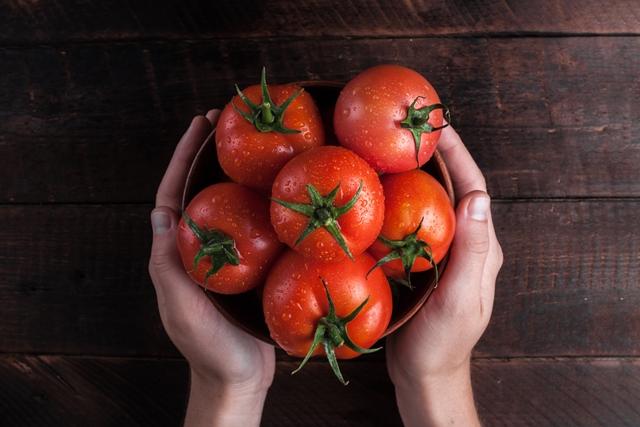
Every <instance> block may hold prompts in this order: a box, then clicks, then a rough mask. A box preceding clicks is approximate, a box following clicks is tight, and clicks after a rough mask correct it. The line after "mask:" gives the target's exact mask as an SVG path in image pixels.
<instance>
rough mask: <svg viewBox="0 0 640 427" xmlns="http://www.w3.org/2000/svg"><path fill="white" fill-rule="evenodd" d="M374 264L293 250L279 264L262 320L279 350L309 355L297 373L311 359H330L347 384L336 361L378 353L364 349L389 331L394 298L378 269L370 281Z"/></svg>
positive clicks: (363, 256)
mask: <svg viewBox="0 0 640 427" xmlns="http://www.w3.org/2000/svg"><path fill="white" fill-rule="evenodd" d="M373 265H374V260H373V258H371V256H370V255H368V254H367V253H364V254H361V255H360V256H358V257H356V258H355V260H354V261H346V262H341V263H323V262H319V261H316V260H311V259H309V258H305V257H303V256H302V255H300V254H298V253H297V252H295V251H291V250H289V251H287V252H285V253H284V254H283V255H282V257H280V258H279V259H278V261H277V262H276V264H275V265H274V267H273V268H272V269H271V272H270V273H269V277H268V278H267V283H266V284H265V287H264V293H263V300H262V301H263V309H264V318H265V320H266V322H267V326H268V327H269V332H270V334H271V338H273V340H274V341H275V342H276V343H278V345H279V346H280V347H282V348H283V349H284V350H285V351H286V352H287V353H288V354H290V355H293V356H298V357H302V356H305V355H306V356H307V357H306V358H305V360H304V361H303V362H302V363H301V365H300V367H299V368H298V369H300V368H301V367H302V366H303V365H304V363H306V361H307V360H308V357H311V356H316V355H322V354H326V355H327V357H328V358H329V362H330V363H331V366H332V368H333V369H334V372H335V373H336V375H337V376H338V378H339V379H340V380H341V381H343V382H344V380H343V378H342V375H341V374H340V370H339V368H338V365H337V361H336V360H335V359H336V358H337V359H351V358H354V357H357V356H358V355H359V354H361V353H363V352H365V353H366V352H371V351H374V350H366V349H368V348H369V347H371V346H372V345H373V344H374V343H375V342H376V341H377V340H378V339H380V337H381V336H382V334H383V333H384V331H385V330H386V329H387V326H388V325H389V320H390V319H391V310H392V299H391V290H390V288H389V283H388V282H387V279H386V277H385V275H384V273H383V272H382V271H381V270H380V269H375V270H374V271H372V272H371V274H369V276H368V277H367V276H366V274H367V271H368V270H369V269H370V268H371V267H372V266H373ZM323 282H324V284H326V290H325V286H323ZM329 298H330V299H331V302H332V304H333V306H334V310H333V311H332V309H331V304H330V302H329V301H330V300H329ZM354 314H355V316H354ZM349 317H352V319H351V320H349ZM345 318H346V319H345ZM336 328H337V330H336ZM318 330H320V332H318ZM296 371H297V370H296ZM294 372H295V371H294Z"/></svg>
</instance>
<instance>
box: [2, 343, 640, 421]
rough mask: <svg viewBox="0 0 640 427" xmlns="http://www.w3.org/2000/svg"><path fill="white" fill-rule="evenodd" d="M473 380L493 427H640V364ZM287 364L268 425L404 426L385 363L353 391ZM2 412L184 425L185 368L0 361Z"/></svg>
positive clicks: (529, 363)
mask: <svg viewBox="0 0 640 427" xmlns="http://www.w3.org/2000/svg"><path fill="white" fill-rule="evenodd" d="M472 366H473V368H472V380H473V384H474V391H475V399H476V402H477V406H478V411H479V414H480V417H481V418H482V420H483V423H484V425H487V426H518V425H527V426H535V425H563V426H590V425H594V426H595V425H607V426H634V425H638V423H640V411H639V410H638V407H639V406H640V405H639V404H640V401H639V398H638V396H639V395H640V383H638V380H637V379H638V377H639V375H640V360H638V359H579V360H574V359H560V360H558V359H542V360H536V359H525V360H510V361H509V360H504V361H503V360H474V361H473V365H472ZM293 368H294V365H293V364H292V363H290V362H280V363H279V364H278V366H277V374H276V378H275V381H274V384H273V386H272V387H271V390H270V392H269V395H268V397H267V402H266V404H265V410H264V414H263V422H262V425H264V426H279V427H287V426H300V425H304V426H310V427H315V426H367V427H369V426H401V425H402V424H401V421H400V418H399V415H398V413H397V409H396V405H395V396H394V392H393V386H392V384H391V383H390V381H389V379H388V377H387V374H386V369H385V366H384V363H383V362H373V363H349V362H347V363H345V364H344V366H343V370H344V372H345V375H346V376H347V377H348V378H349V380H350V384H349V385H348V386H347V387H344V386H342V385H340V384H339V383H338V382H337V381H336V380H335V379H334V378H333V377H332V375H331V373H330V371H329V369H328V368H327V366H326V365H325V364H322V363H318V362H311V363H309V364H308V365H307V366H306V367H305V368H304V370H302V371H301V372H300V373H299V374H298V375H295V376H291V375H290V374H289V373H290V371H291V370H292V369H293ZM0 381H1V383H2V384H3V387H2V388H1V389H0V391H1V392H2V397H3V399H2V403H0V414H1V415H2V416H3V418H2V419H3V421H4V422H5V423H7V425H20V426H23V427H30V426H41V425H58V424H61V423H62V424H64V425H65V426H84V425H87V424H90V425H95V426H97V427H100V426H110V425H119V426H123V427H124V426H138V425H154V426H176V425H180V422H181V419H182V417H183V413H184V406H185V400H186V396H187V389H188V386H187V381H188V369H187V366H186V364H185V363H184V362H182V361H177V360H176V361H170V360H140V359H138V360H135V359H110V358H73V357H60V356H4V357H2V358H0Z"/></svg>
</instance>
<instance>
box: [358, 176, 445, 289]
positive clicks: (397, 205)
mask: <svg viewBox="0 0 640 427" xmlns="http://www.w3.org/2000/svg"><path fill="white" fill-rule="evenodd" d="M382 186H383V187H384V194H385V203H384V205H385V210H384V224H383V225H382V231H381V232H380V238H379V239H378V240H377V241H376V242H375V243H374V244H373V245H372V246H371V248H370V249H369V252H370V253H371V254H372V255H373V256H374V257H376V258H377V259H379V261H378V263H377V265H381V264H383V269H384V270H385V272H386V273H387V274H388V275H389V276H391V277H396V278H399V277H402V276H406V278H407V279H408V278H409V272H410V271H413V272H417V271H425V270H428V269H430V268H432V262H433V263H434V264H436V263H438V262H440V261H441V260H442V258H444V256H445V255H446V253H447V251H448V250H449V246H450V245H451V241H452V240H453V236H454V233H455V229H456V216H455V212H454V211H453V207H452V206H451V201H450V200H449V196H448V195H447V192H446V191H445V189H444V188H442V186H441V185H440V183H438V181H436V179H435V178H433V177H432V176H431V175H429V174H428V173H426V172H424V171H422V170H420V169H414V170H411V171H408V172H403V173H399V174H390V175H385V176H384V177H382Z"/></svg>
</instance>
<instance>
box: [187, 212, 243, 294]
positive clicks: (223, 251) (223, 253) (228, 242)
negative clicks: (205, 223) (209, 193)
mask: <svg viewBox="0 0 640 427" xmlns="http://www.w3.org/2000/svg"><path fill="white" fill-rule="evenodd" d="M182 218H183V219H184V222H185V223H186V224H187V226H188V227H189V228H190V229H191V231H192V232H193V234H194V235H195V236H196V237H197V238H198V240H199V241H200V249H199V250H198V253H196V256H195V257H194V258H193V269H194V271H195V270H196V269H197V268H198V264H199V263H200V261H201V260H202V258H204V257H209V258H210V260H211V268H210V269H209V270H208V271H207V274H206V275H205V278H204V285H205V288H206V284H207V281H208V280H209V277H211V276H212V275H214V274H216V273H217V272H218V271H220V269H221V268H222V267H224V266H225V265H227V264H229V265H239V264H240V255H239V254H238V251H237V249H236V244H235V241H234V240H233V238H231V237H230V236H229V235H227V234H225V233H223V232H222V231H220V230H215V229H210V230H206V229H202V228H200V227H199V226H198V224H196V223H195V221H193V220H192V219H191V218H190V217H189V215H187V213H186V212H184V213H183V214H182Z"/></svg>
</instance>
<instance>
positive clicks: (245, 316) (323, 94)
mask: <svg viewBox="0 0 640 427" xmlns="http://www.w3.org/2000/svg"><path fill="white" fill-rule="evenodd" d="M297 84H298V85H300V86H301V87H303V88H304V89H305V90H306V91H307V92H309V94H310V95H311V96H312V97H313V99H314V100H315V102H316V104H317V105H318V108H319V110H320V113H321V115H322V119H323V122H324V125H325V129H326V131H327V143H328V144H334V145H335V144H337V138H336V136H335V134H334V132H333V108H334V106H335V103H336V100H337V99H338V95H339V94H340V90H341V89H342V87H344V84H343V83H340V82H335V81H302V82H298V83H297ZM422 169H423V170H424V171H426V172H428V173H429V174H431V175H432V176H433V177H435V178H436V179H437V180H438V182H440V184H442V186H443V187H444V188H445V190H446V191H447V194H448V195H449V199H450V200H451V205H452V206H453V205H454V203H455V196H454V193H453V185H452V182H451V177H450V176H449V172H448V171H447V166H446V165H445V163H444V161H443V159H442V156H441V155H440V153H438V151H437V150H436V152H435V153H434V155H433V157H432V158H431V159H430V160H429V161H428V162H427V163H426V164H425V165H424V166H423V167H422ZM224 181H230V179H229V178H228V177H227V176H226V175H225V174H224V172H223V171H222V168H220V165H219V164H218V161H217V155H216V144H215V130H214V131H213V132H212V133H211V134H210V135H209V137H208V138H207V139H206V140H205V141H204V143H203V144H202V146H201V147H200V149H199V150H198V153H197V154H196V156H195V158H194V159H193V163H192V164H191V167H190V169H189V173H188V175H187V180H186V182H185V187H184V191H183V195H182V209H183V210H184V209H185V207H186V206H187V205H188V204H189V201H191V199H192V198H193V197H194V196H195V195H196V194H198V192H200V191H201V190H202V189H204V188H205V187H207V186H209V185H211V184H214V183H216V182H224ZM447 258H448V256H446V257H445V258H444V259H443V260H442V261H441V262H440V263H439V264H438V271H439V272H440V274H441V275H442V273H443V272H444V270H445V268H446V264H447ZM411 282H412V284H413V285H414V289H413V290H409V289H405V288H401V289H400V290H399V292H398V293H397V299H396V300H394V307H393V314H392V316H391V321H390V323H389V326H388V328H387V330H386V331H385V333H384V335H383V336H387V335H389V334H390V333H392V332H393V331H395V330H396V329H398V328H399V327H401V326H402V325H403V324H405V323H406V322H407V321H409V319H411V317H412V316H413V315H414V314H415V313H416V312H417V311H418V310H419V309H420V307H422V305H423V304H424V303H425V302H426V301H427V299H428V298H429V296H430V295H431V293H432V292H433V290H434V289H435V287H436V280H435V274H434V272H433V269H431V270H429V271H426V272H422V273H415V274H414V276H413V277H412V279H411ZM203 291H204V292H205V293H206V294H207V296H208V297H209V299H210V300H211V302H212V303H213V304H214V305H215V306H216V308H217V309H218V310H219V311H220V312H221V313H222V314H223V315H224V316H225V318H226V319H227V320H229V321H230V322H231V323H232V324H234V325H235V326H237V327H239V328H241V329H243V330H244V331H246V332H248V333H249V334H251V335H253V336H254V337H256V338H258V339H260V340H262V341H265V342H267V343H269V344H273V345H276V344H275V343H274V341H273V340H272V339H271V337H270V336H269V330H268V329H267V325H266V323H265V321H264V317H263V315H262V302H261V300H260V293H259V292H258V291H255V290H254V291H251V292H246V293H243V294H238V295H222V294H217V293H214V292H210V291H205V290H204V289H203Z"/></svg>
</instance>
